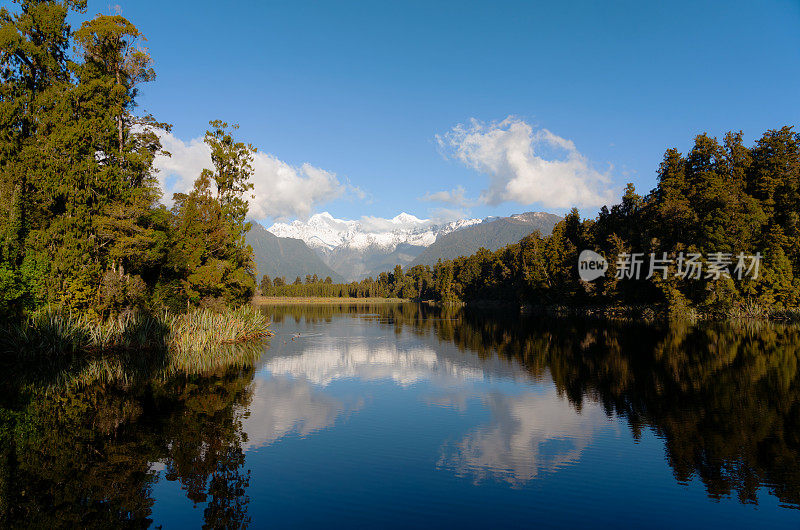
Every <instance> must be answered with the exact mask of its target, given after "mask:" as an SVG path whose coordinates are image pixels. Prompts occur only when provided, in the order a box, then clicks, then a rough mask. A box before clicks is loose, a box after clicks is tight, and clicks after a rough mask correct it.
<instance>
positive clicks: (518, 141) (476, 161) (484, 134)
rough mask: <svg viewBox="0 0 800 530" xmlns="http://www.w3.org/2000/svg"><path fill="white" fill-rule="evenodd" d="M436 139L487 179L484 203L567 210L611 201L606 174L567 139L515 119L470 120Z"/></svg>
mask: <svg viewBox="0 0 800 530" xmlns="http://www.w3.org/2000/svg"><path fill="white" fill-rule="evenodd" d="M436 140H437V141H438V143H439V145H440V146H441V148H442V149H443V150H444V152H445V154H446V156H449V157H451V158H454V159H456V160H459V161H460V162H462V163H463V164H464V165H466V166H467V167H470V168H472V169H475V170H476V171H479V172H481V173H484V174H486V175H488V176H489V179H490V182H489V188H488V189H486V190H484V191H483V193H482V194H481V202H483V203H485V204H490V205H497V204H500V203H502V202H506V201H513V202H517V203H520V204H532V203H540V204H542V205H543V206H546V207H553V208H568V207H570V206H581V207H585V206H600V205H603V204H608V203H610V202H612V200H613V191H612V189H611V179H610V177H609V175H608V174H606V173H601V172H599V171H597V170H596V169H594V168H593V167H592V164H591V163H590V161H589V160H588V159H587V158H586V157H585V156H584V155H582V154H581V153H580V152H578V150H577V148H576V147H575V144H574V143H573V142H572V141H571V140H567V139H566V138H562V137H560V136H557V135H555V134H553V133H551V132H550V131H548V130H547V129H538V130H534V129H533V127H532V126H531V125H529V124H528V123H526V122H525V121H523V120H520V119H518V118H515V117H513V116H509V117H508V118H506V119H505V120H503V121H501V122H492V123H483V122H480V121H478V120H475V119H473V120H471V121H470V123H469V125H466V126H465V125H462V124H459V125H457V126H455V127H453V129H451V130H450V131H449V132H447V133H446V134H444V135H437V136H436ZM439 193H442V192H439ZM445 193H447V192H445ZM434 195H437V196H439V195H438V194H430V196H431V197H433V196H434ZM440 197H442V198H445V197H446V196H445V195H441V196H440Z"/></svg>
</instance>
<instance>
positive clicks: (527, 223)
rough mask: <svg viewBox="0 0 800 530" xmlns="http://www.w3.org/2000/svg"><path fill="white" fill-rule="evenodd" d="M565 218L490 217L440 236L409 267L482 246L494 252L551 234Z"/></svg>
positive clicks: (543, 215)
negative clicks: (536, 235) (532, 236)
mask: <svg viewBox="0 0 800 530" xmlns="http://www.w3.org/2000/svg"><path fill="white" fill-rule="evenodd" d="M561 219H562V217H560V216H558V215H555V214H552V213H545V212H527V213H521V214H517V215H512V216H511V217H488V218H486V219H484V220H483V221H482V222H480V223H477V224H473V225H470V226H467V227H464V228H462V229H460V230H455V231H453V232H449V233H445V234H441V235H439V236H438V237H437V238H436V241H434V243H433V244H432V245H430V246H428V247H427V248H425V250H423V251H422V253H420V255H419V256H417V257H416V258H414V260H412V261H411V263H410V265H411V266H414V265H433V264H434V263H436V261H437V260H440V259H441V260H443V261H444V260H448V259H455V258H457V257H459V256H469V255H470V254H474V253H475V252H477V251H478V250H479V249H480V248H481V247H482V248H485V249H487V250H491V251H495V250H498V249H500V248H503V247H504V246H506V245H510V244H511V243H516V242H517V241H519V240H520V239H522V238H523V237H525V236H527V235H530V234H531V233H532V232H533V231H535V230H538V231H539V232H540V233H541V234H542V235H544V236H546V235H550V233H551V232H552V231H553V227H554V226H555V225H556V224H557V223H558V222H559V221H560V220H561Z"/></svg>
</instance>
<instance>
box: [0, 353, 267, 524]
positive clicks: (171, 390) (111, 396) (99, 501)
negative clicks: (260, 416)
mask: <svg viewBox="0 0 800 530" xmlns="http://www.w3.org/2000/svg"><path fill="white" fill-rule="evenodd" d="M252 378H253V369H252V368H235V369H233V368H232V369H228V370H219V371H218V372H216V373H211V374H204V375H186V376H181V377H174V378H171V379H169V380H166V381H150V382H147V383H143V384H138V385H123V384H117V385H93V386H89V387H86V388H82V387H75V388H71V389H68V390H61V391H58V392H56V391H52V390H51V391H49V392H48V391H45V390H42V389H32V390H31V389H28V390H26V391H22V390H19V391H18V393H17V394H11V393H8V394H5V395H4V396H3V403H2V404H3V406H4V408H3V409H2V414H3V416H2V432H1V433H0V436H2V448H3V449H2V451H3V454H2V470H0V473H1V476H2V478H1V479H0V499H1V502H2V505H0V509H1V510H2V517H3V522H4V524H6V525H8V526H14V527H17V526H23V527H31V528H47V527H50V528H61V527H73V528H94V527H101V528H145V527H147V526H149V525H150V524H151V523H152V520H151V519H150V516H151V509H152V506H153V503H154V501H153V496H152V490H153V485H154V483H155V481H156V480H157V474H156V472H155V471H153V464H154V463H157V462H160V463H163V465H164V467H165V469H166V478H167V479H168V480H177V481H179V483H180V484H181V486H182V488H183V489H184V490H185V491H186V496H187V497H188V498H189V499H191V500H192V501H193V502H194V503H204V504H206V507H205V510H204V518H205V523H206V525H205V526H206V527H208V528H238V527H241V526H242V525H243V524H245V523H246V522H247V520H248V519H247V502H248V497H247V495H246V488H247V485H248V482H249V472H246V471H244V467H243V464H244V453H243V452H242V443H243V440H242V436H243V435H242V429H241V421H242V415H243V414H244V413H245V411H246V407H247V404H248V399H249V390H248V387H249V384H250V381H251V380H252Z"/></svg>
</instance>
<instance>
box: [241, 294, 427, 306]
mask: <svg viewBox="0 0 800 530" xmlns="http://www.w3.org/2000/svg"><path fill="white" fill-rule="evenodd" d="M409 302H413V300H410V299H408V298H381V297H374V298H353V297H338V296H337V297H332V296H331V297H328V296H255V297H253V298H252V300H250V303H251V304H252V305H254V306H262V305H300V304H303V305H330V304H405V303H409Z"/></svg>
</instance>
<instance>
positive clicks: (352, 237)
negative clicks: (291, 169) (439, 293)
mask: <svg viewBox="0 0 800 530" xmlns="http://www.w3.org/2000/svg"><path fill="white" fill-rule="evenodd" d="M560 219H561V218H560V217H559V216H557V215H553V214H547V213H541V212H527V213H523V214H517V215H514V216H511V217H487V218H486V219H461V220H458V221H452V222H448V223H437V222H436V221H433V220H431V219H419V218H417V217H415V216H413V215H410V214H407V213H405V212H404V213H401V214H400V215H397V216H396V217H393V218H392V219H382V218H379V217H362V218H361V219H360V220H345V219H336V218H335V217H333V216H332V215H331V214H329V213H328V212H323V213H318V214H315V215H313V216H311V218H310V219H308V221H293V222H291V223H275V224H273V225H272V226H271V227H269V228H268V230H269V231H270V232H271V233H273V234H274V235H276V236H278V237H288V238H294V239H300V240H302V241H304V242H305V243H306V244H307V245H308V246H309V247H311V248H312V249H314V250H315V251H316V252H317V253H318V254H319V255H320V256H321V257H322V259H323V261H324V262H325V263H326V264H327V265H328V266H329V267H331V268H332V269H333V270H334V271H336V272H337V273H339V274H341V275H342V276H343V277H344V278H345V279H346V280H348V281H354V280H361V279H363V278H366V277H367V276H372V277H376V276H377V275H378V274H379V273H381V272H384V271H389V270H391V269H393V268H394V267H395V266H396V265H398V264H399V265H402V266H403V267H405V266H407V265H416V264H426V265H431V264H433V263H435V262H436V259H438V258H439V257H441V258H443V259H452V258H454V257H458V256H462V255H464V256H466V255H469V254H472V253H473V252H475V251H477V250H478V248H480V247H484V248H487V249H489V250H496V249H497V248H500V247H502V246H504V245H507V244H509V243H514V242H516V241H519V240H520V239H521V238H522V237H525V236H526V235H528V234H529V233H531V232H532V231H534V230H539V231H540V232H541V233H543V234H548V233H550V230H552V227H553V225H555V223H557V222H558V221H559V220H560Z"/></svg>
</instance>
